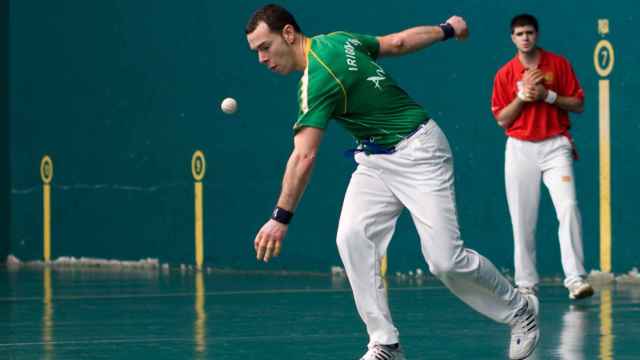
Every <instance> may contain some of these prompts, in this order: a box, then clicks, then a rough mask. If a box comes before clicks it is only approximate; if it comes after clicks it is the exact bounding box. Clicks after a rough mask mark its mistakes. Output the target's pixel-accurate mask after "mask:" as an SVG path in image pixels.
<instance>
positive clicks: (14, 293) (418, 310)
mask: <svg viewBox="0 0 640 360" xmlns="http://www.w3.org/2000/svg"><path fill="white" fill-rule="evenodd" d="M388 285H389V295H390V304H391V307H392V311H393V315H394V320H395V322H396V324H397V326H398V327H399V329H400V334H401V341H402V344H403V346H404V348H405V351H406V354H407V357H408V359H409V360H432V359H465V360H467V359H474V360H475V359H477V360H480V359H487V360H488V359H491V360H493V359H505V358H506V350H507V343H508V336H509V329H508V328H507V327H506V326H504V325H500V324H496V323H494V322H492V321H490V320H488V319H486V318H484V317H482V316H480V315H479V314H477V313H475V312H474V311H473V310H471V309H470V308H468V307H467V306H465V305H464V304H462V303H461V302H460V301H459V300H458V299H457V298H455V297H454V296H453V295H451V294H450V293H449V291H448V290H447V289H446V288H444V287H443V286H442V285H441V284H440V283H439V282H438V281H436V280H433V279H429V278H428V279H425V280H420V281H416V280H415V279H414V280H412V281H411V282H407V281H395V280H393V279H391V280H390V281H389V284H388ZM540 298H541V299H540V300H541V311H542V312H541V317H540V321H541V329H542V339H541V343H540V345H539V347H538V349H537V350H536V352H535V353H534V355H533V356H532V357H530V359H535V360H547V359H564V360H583V359H584V360H587V359H604V360H608V359H611V360H613V359H617V360H622V359H629V360H631V359H634V360H636V359H640V286H639V285H627V286H620V285H618V286H611V287H603V288H598V289H597V293H596V295H595V296H594V297H593V298H591V299H588V300H583V301H581V302H578V303H572V302H571V301H570V300H569V299H568V298H567V293H566V291H565V289H564V288H562V287H561V286H560V285H558V284H548V285H543V286H542V287H541V289H540ZM366 341H367V339H366V333H365V329H364V327H363V325H362V323H361V322H360V319H359V318H358V317H357V313H356V310H355V305H354V303H353V299H352V297H351V292H350V291H349V287H348V284H347V282H346V280H344V279H343V278H331V277H329V276H273V275H228V274H218V273H212V274H202V273H194V272H182V273H181V272H175V271H172V272H170V273H164V272H162V271H157V270H152V271H151V270H150V271H129V272H124V271H115V270H102V269H94V270H71V269H53V270H52V269H48V268H45V269H31V270H20V271H7V270H6V269H0V359H56V360H61V359H216V360H223V359H230V360H231V359H243V360H249V359H259V360H263V359H264V360H267V359H305V360H306V359H318V360H319V359H323V360H324V359H337V360H343V359H358V357H359V356H360V355H362V353H363V352H364V350H365V345H366Z"/></svg>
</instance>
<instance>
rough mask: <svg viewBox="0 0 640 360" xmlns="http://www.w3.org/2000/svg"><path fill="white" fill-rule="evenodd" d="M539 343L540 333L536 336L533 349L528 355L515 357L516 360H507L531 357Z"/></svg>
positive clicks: (522, 359) (523, 359)
mask: <svg viewBox="0 0 640 360" xmlns="http://www.w3.org/2000/svg"><path fill="white" fill-rule="evenodd" d="M539 342H540V333H538V336H536V341H535V343H534V345H533V347H532V348H531V351H530V352H529V353H528V354H526V355H523V356H522V357H516V358H512V357H510V358H509V359H510V360H525V359H527V358H528V357H529V356H531V354H533V352H534V351H536V348H537V347H538V343H539Z"/></svg>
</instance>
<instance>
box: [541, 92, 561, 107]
mask: <svg viewBox="0 0 640 360" xmlns="http://www.w3.org/2000/svg"><path fill="white" fill-rule="evenodd" d="M556 100H558V93H557V92H555V91H553V90H548V91H547V97H546V98H545V99H544V102H546V103H547V104H553V103H555V102H556Z"/></svg>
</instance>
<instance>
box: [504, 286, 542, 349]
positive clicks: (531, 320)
mask: <svg viewBox="0 0 640 360" xmlns="http://www.w3.org/2000/svg"><path fill="white" fill-rule="evenodd" d="M524 297H525V299H526V300H527V303H526V305H525V306H523V307H522V308H521V309H520V310H518V312H517V313H516V316H515V318H514V322H513V324H512V325H511V343H510V344H509V359H511V360H522V359H526V358H528V357H529V355H531V353H533V351H534V350H535V349H536V346H537V345H538V340H539V339H540V329H539V328H538V308H539V306H540V304H539V303H538V298H537V297H536V296H535V295H531V294H528V295H524Z"/></svg>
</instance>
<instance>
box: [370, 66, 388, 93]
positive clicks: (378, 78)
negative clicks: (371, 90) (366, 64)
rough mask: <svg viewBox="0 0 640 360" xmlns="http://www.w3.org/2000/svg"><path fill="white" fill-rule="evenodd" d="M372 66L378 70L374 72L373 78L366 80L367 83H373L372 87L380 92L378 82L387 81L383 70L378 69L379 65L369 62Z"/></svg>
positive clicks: (380, 88)
mask: <svg viewBox="0 0 640 360" xmlns="http://www.w3.org/2000/svg"><path fill="white" fill-rule="evenodd" d="M371 63H372V64H373V65H375V66H376V67H377V68H378V70H376V75H375V76H369V77H368V78H367V81H371V82H372V83H373V86H374V87H375V88H376V89H378V90H382V86H380V81H382V80H386V79H387V74H385V72H384V70H383V69H382V68H381V67H380V65H378V64H376V63H375V62H374V61H372V62H371Z"/></svg>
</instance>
